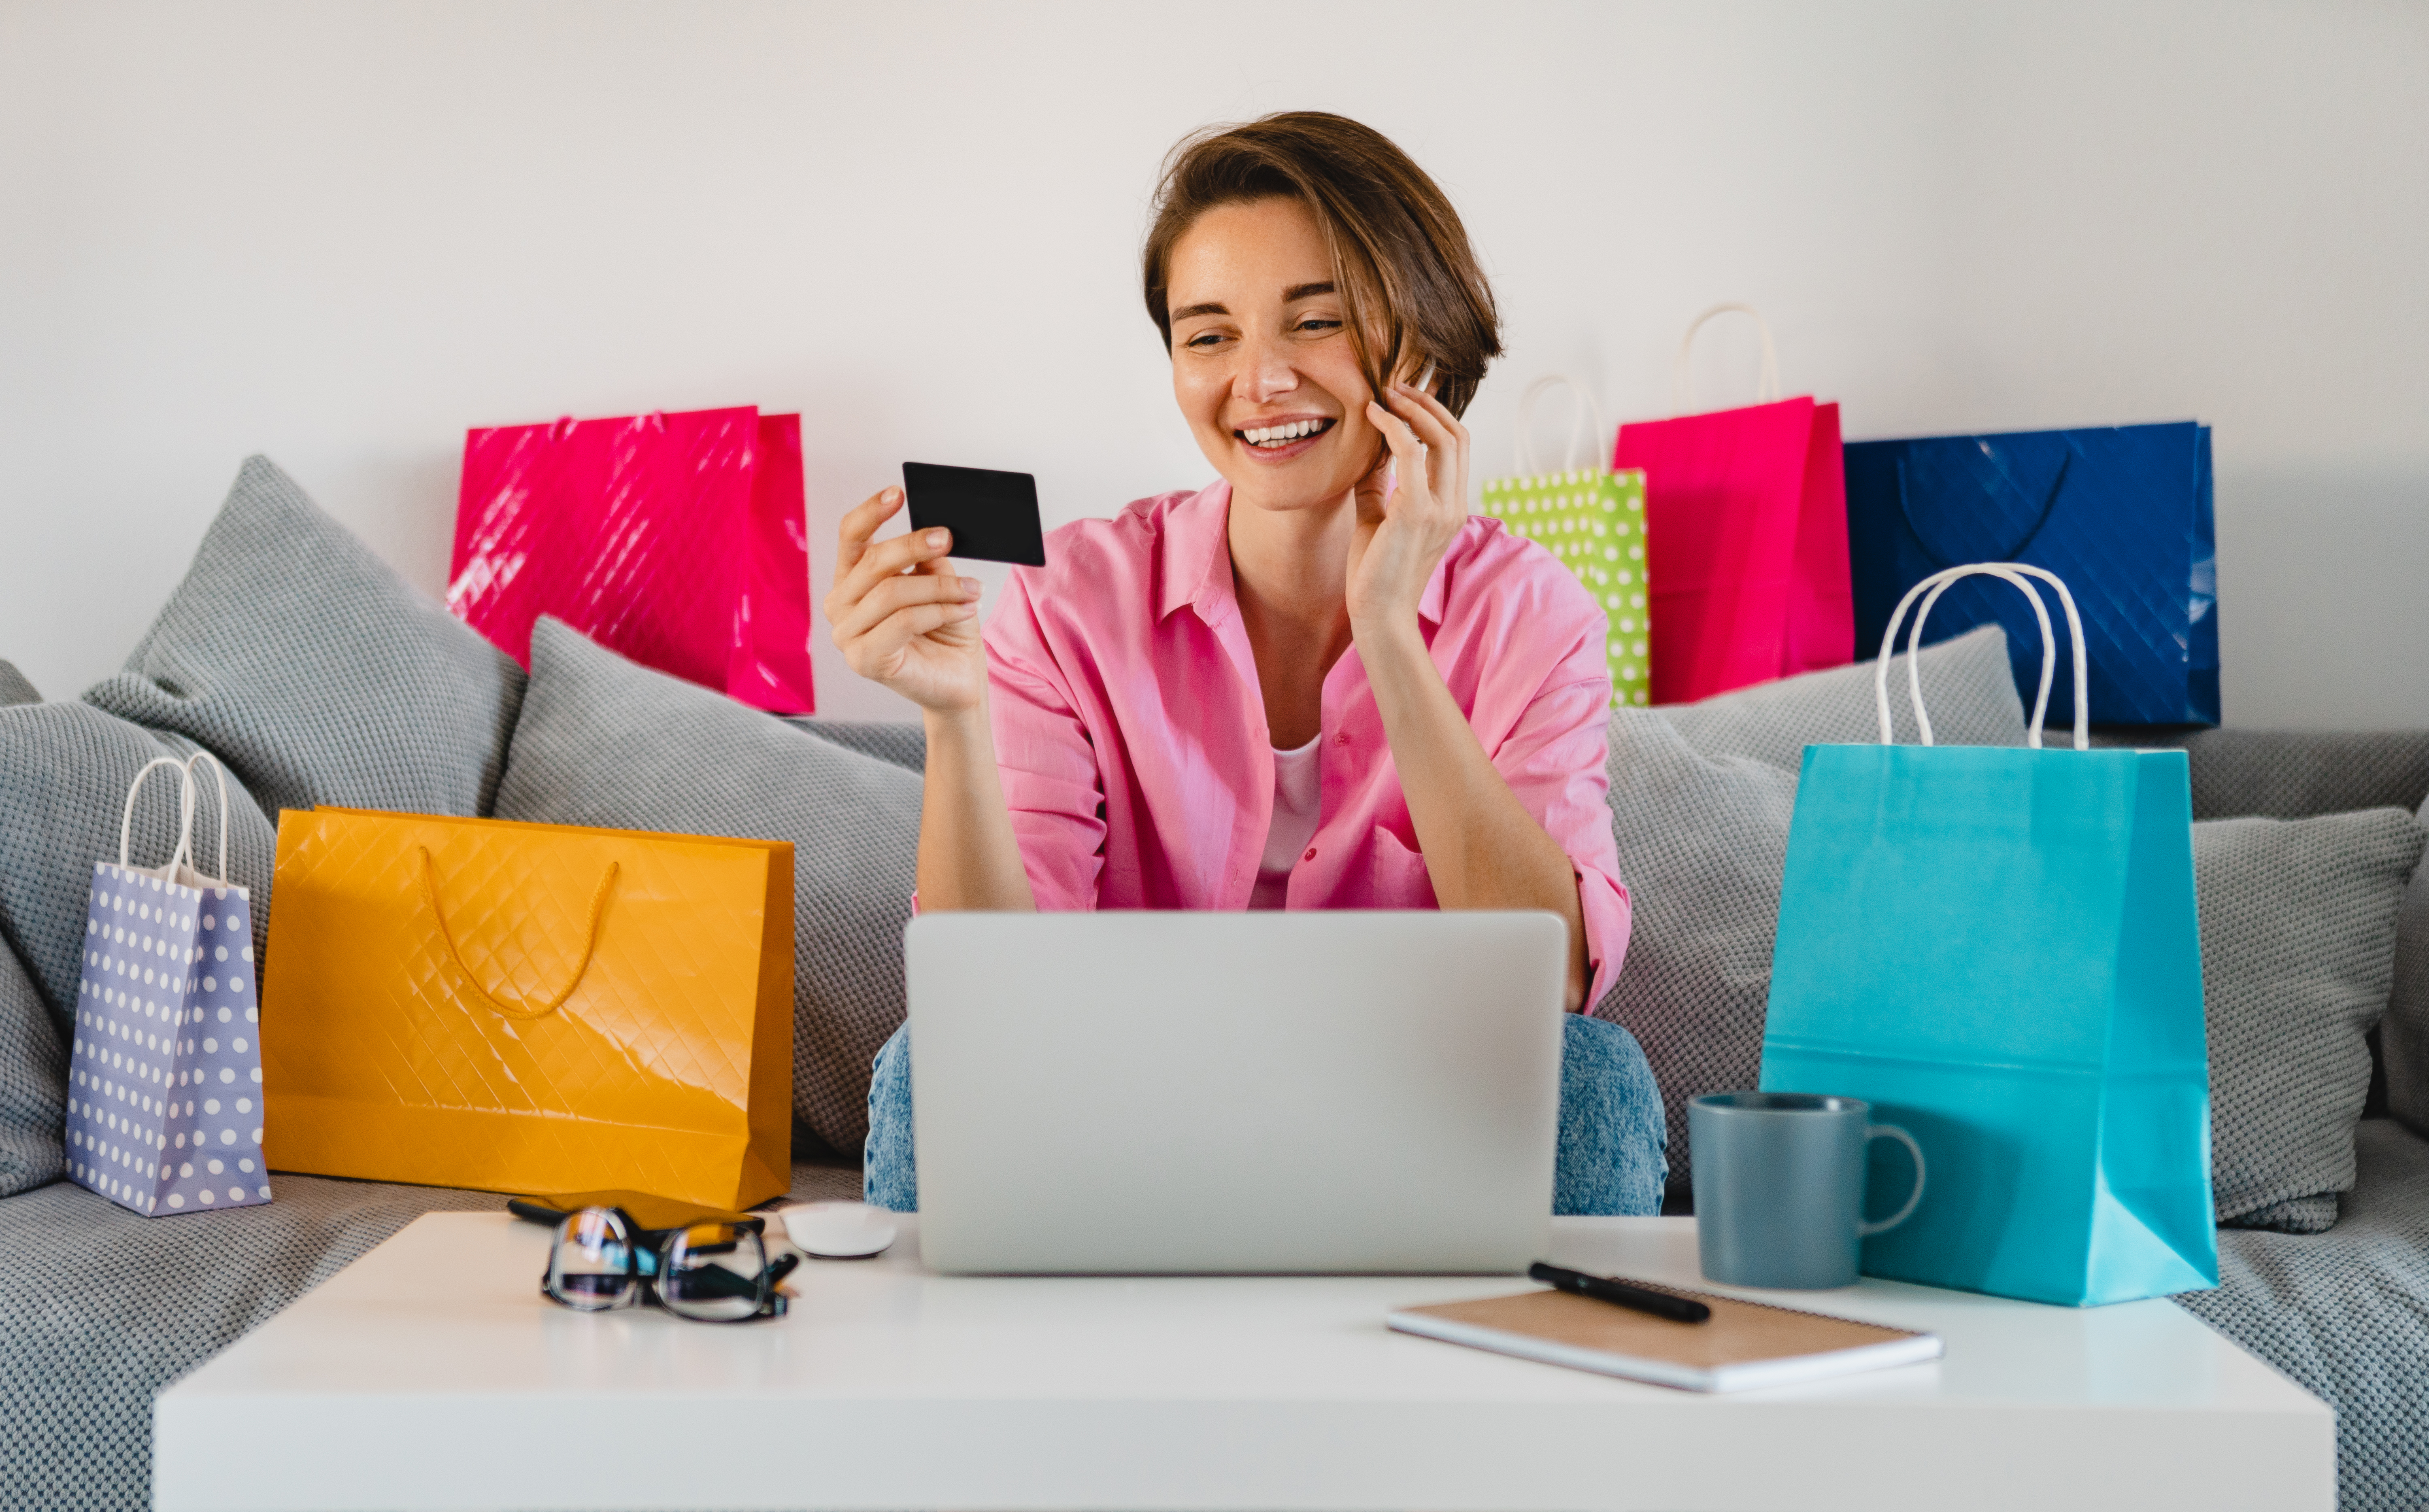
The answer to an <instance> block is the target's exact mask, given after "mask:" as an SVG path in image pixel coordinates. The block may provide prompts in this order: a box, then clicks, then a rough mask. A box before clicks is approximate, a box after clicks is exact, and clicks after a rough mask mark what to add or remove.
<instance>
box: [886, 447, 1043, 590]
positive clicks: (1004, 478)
mask: <svg viewBox="0 0 2429 1512" xmlns="http://www.w3.org/2000/svg"><path fill="white" fill-rule="evenodd" d="M902 492H903V494H904V496H905V497H907V498H908V499H909V500H910V501H911V528H912V529H913V530H915V531H924V530H933V529H934V528H935V527H937V526H939V525H942V526H943V527H944V528H945V529H947V530H949V531H951V532H952V533H953V555H955V556H964V557H971V558H974V559H976V560H978V561H982V562H1017V563H1019V564H1020V565H1021V566H1023V567H1044V566H1045V565H1046V525H1045V522H1044V521H1043V520H1042V519H1040V518H1038V514H1037V480H1036V479H1035V478H1034V477H1032V476H1031V475H1030V474H1028V473H1026V472H998V471H996V470H995V469H994V468H948V467H942V466H939V465H938V464H936V463H934V462H905V463H904V464H902Z"/></svg>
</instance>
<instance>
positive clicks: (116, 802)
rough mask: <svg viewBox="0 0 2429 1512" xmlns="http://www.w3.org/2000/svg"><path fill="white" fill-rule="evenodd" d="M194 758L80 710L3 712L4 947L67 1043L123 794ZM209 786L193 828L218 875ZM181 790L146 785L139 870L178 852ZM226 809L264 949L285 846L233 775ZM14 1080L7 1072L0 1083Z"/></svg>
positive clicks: (185, 747)
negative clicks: (172, 760)
mask: <svg viewBox="0 0 2429 1512" xmlns="http://www.w3.org/2000/svg"><path fill="white" fill-rule="evenodd" d="M193 750H194V746H193V744H192V743H191V742H190V741H185V740H178V739H174V738H167V739H164V738H162V737H160V736H157V735H155V734H154V733H153V732H152V731H148V730H143V729H140V728H138V727H136V726H134V725H131V724H129V723H127V722H126V721H125V720H124V719H120V718H118V717H116V716H115V715H107V714H104V713H102V712H101V711H100V710H98V709H94V708H91V707H89V706H88V705H85V704H81V703H20V704H10V705H6V706H0V939H5V940H6V942H7V944H8V945H9V946H11V947H12V948H14V949H15V951H16V953H17V958H18V960H19V961H20V962H21V963H23V965H24V966H25V970H26V972H27V974H28V975H30V976H31V977H32V978H33V980H34V985H35V987H36V988H37V990H39V991H40V992H41V995H42V997H43V999H44V1000H45V1002H46V1003H47V1004H48V1005H49V1008H50V1011H51V1016H52V1022H53V1024H54V1026H55V1027H57V1028H58V1031H59V1032H60V1034H62V1035H63V1036H72V1035H73V1032H74V1026H73V1020H72V1019H71V1017H70V1013H71V1011H72V1007H73V1005H74V1002H75V998H76V983H77V980H78V979H79V978H80V977H81V976H82V975H83V961H84V920H85V902H86V900H87V899H88V898H89V897H90V896H91V894H92V863H94V862H97V861H116V860H117V859H118V822H119V816H120V814H123V813H124V805H125V802H126V786H127V784H128V783H129V782H131V781H134V779H135V774H136V773H137V772H139V771H140V770H141V769H142V767H143V764H144V763H146V762H148V761H150V760H152V759H153V758H154V757H156V756H174V757H177V758H179V759H180V760H183V759H184V758H185V757H187V756H189V755H190V754H192V752H193ZM206 783H207V792H208V793H209V797H208V800H207V802H206V803H205V805H204V807H203V813H202V815H201V816H199V817H197V819H196V820H195V831H196V843H197V845H198V846H199V847H200V849H201V850H202V853H203V855H204V857H205V865H206V866H207V867H216V866H217V865H218V864H219V820H218V814H219V795H218V790H217V788H216V787H215V786H210V785H208V779H207V777H206ZM176 792H177V784H176V781H174V776H173V774H172V773H168V772H157V773H155V774H153V777H152V779H151V781H148V782H146V783H145V784H144V786H143V795H142V799H141V801H140V802H139V803H138V804H137V806H136V811H135V835H134V844H133V846H131V848H130V850H129V859H130V860H133V861H136V862H139V863H144V864H147V865H157V864H159V863H161V862H164V861H167V860H168V859H169V853H170V852H171V850H173V848H175V846H176V843H177V825H176V810H177V803H176ZM228 805H229V810H230V812H231V814H232V816H233V822H232V823H231V825H230V827H229V831H228V870H229V872H230V873H231V874H232V879H233V880H234V881H236V882H237V883H238V884H239V885H240V886H242V887H246V888H249V889H251V890H252V893H253V900H254V907H253V928H254V948H255V949H256V951H259V950H261V949H262V948H263V945H264V941H265V937H266V935H267V932H268V929H269V917H270V909H269V907H268V903H267V899H268V898H269V896H270V868H271V863H272V859H273V853H274V851H275V849H276V842H277V836H276V834H275V833H274V831H273V828H272V825H271V822H270V820H269V819H268V818H267V817H265V816H264V815H263V814H262V812H261V810H260V809H259V808H258V807H257V806H256V804H255V803H254V801H253V797H252V795H251V794H249V793H247V792H246V791H245V789H244V785H243V784H242V783H241V782H240V781H236V780H235V779H234V778H233V777H231V778H230V780H229V781H228ZM263 963H264V964H265V966H266V965H267V964H268V958H267V957H264V958H263ZM6 1074H7V1068H6V1067H0V1076H5V1075H6Z"/></svg>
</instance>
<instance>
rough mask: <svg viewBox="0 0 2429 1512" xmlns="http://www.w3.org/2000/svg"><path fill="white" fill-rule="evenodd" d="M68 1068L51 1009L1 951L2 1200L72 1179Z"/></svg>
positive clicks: (13, 958) (13, 956)
mask: <svg viewBox="0 0 2429 1512" xmlns="http://www.w3.org/2000/svg"><path fill="white" fill-rule="evenodd" d="M67 1062H68V1058H67V1050H66V1047H65V1042H63V1041H62V1040H61V1039H60V1038H59V1029H58V1025H56V1024H54V1023H53V1022H52V1021H51V1011H50V1007H49V1005H48V1004H46V1003H44V1002H43V1001H42V995H41V993H39V992H37V991H35V988H34V978H31V977H29V976H27V975H26V973H25V965H24V963H23V962H21V961H18V959H17V953H16V952H15V951H13V950H11V949H9V948H8V946H7V945H0V1197H13V1196H15V1195H16V1194H17V1193H19V1192H25V1191H27V1190H28V1189H30V1188H34V1187H39V1186H41V1185H43V1184H44V1183H46V1182H52V1181H57V1180H58V1179H59V1177H61V1176H63V1175H66V1174H67V1149H66V1146H65V1144H64V1143H63V1142H61V1140H60V1137H59V1130H60V1128H61V1127H62V1126H64V1125H65V1124H66V1122H67V1116H68V1108H67V1076H68V1064H67Z"/></svg>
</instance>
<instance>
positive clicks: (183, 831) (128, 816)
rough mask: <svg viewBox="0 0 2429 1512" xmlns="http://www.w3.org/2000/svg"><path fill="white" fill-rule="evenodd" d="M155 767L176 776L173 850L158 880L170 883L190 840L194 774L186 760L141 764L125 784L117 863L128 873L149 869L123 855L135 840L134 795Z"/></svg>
mask: <svg viewBox="0 0 2429 1512" xmlns="http://www.w3.org/2000/svg"><path fill="white" fill-rule="evenodd" d="M156 766H166V767H170V768H173V770H174V771H175V772H176V774H177V848H176V850H175V851H174V852H173V853H172V854H171V855H170V857H169V863H168V864H167V865H166V866H163V867H161V868H160V876H161V878H162V879H163V880H166V881H175V880H176V879H177V868H178V867H179V866H182V865H184V864H185V862H186V855H187V847H188V846H190V845H191V844H192V842H193V838H194V772H193V767H192V765H191V764H190V761H184V762H181V761H179V760H178V759H177V758H176V757H174V756H155V757H153V758H152V759H151V760H150V761H148V762H145V763H144V764H143V769H142V770H141V771H139V772H137V773H136V774H135V781H132V782H130V783H128V784H127V788H126V806H125V807H124V809H121V810H120V811H119V814H118V863H119V864H120V865H121V866H124V867H126V868H127V869H128V870H130V871H149V870H151V868H150V867H148V866H136V865H135V864H134V863H132V862H130V861H128V860H127V852H128V848H129V846H132V845H133V844H134V840H135V798H136V795H138V794H140V793H141V792H142V791H143V780H144V779H145V778H147V777H149V776H151V775H152V769H153V768H154V767H156Z"/></svg>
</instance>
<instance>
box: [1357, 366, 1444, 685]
mask: <svg viewBox="0 0 2429 1512" xmlns="http://www.w3.org/2000/svg"><path fill="white" fill-rule="evenodd" d="M1366 422H1367V423H1368V424H1369V425H1372V426H1374V427H1375V429H1376V430H1377V431H1379V432H1380V433H1381V434H1382V436H1383V440H1384V443H1385V444H1386V445H1388V446H1389V447H1390V448H1391V449H1392V458H1391V461H1390V462H1388V463H1386V464H1385V465H1383V466H1381V467H1379V468H1376V469H1375V470H1374V471H1373V472H1371V473H1368V474H1367V475H1366V476H1365V477H1364V478H1362V479H1360V480H1359V483H1358V488H1357V503H1358V525H1357V529H1356V531H1355V533H1354V534H1352V535H1351V536H1350V540H1349V595H1348V597H1349V630H1350V633H1351V634H1352V635H1353V636H1355V637H1356V638H1357V639H1358V640H1360V641H1361V642H1362V643H1363V642H1365V641H1367V640H1368V639H1369V637H1370V636H1371V635H1373V634H1375V633H1382V634H1392V633H1397V632H1400V631H1403V630H1405V631H1408V632H1412V633H1413V632H1414V631H1415V630H1416V628H1417V603H1418V601H1419V600H1422V599H1423V598H1424V597H1425V593H1426V583H1428V582H1429V580H1430V579H1431V578H1432V577H1433V575H1434V567H1436V566H1437V565H1438V564H1440V563H1441V561H1442V559H1443V553H1444V552H1445V551H1449V550H1450V543H1451V542H1452V540H1454V539H1455V538H1457V536H1458V534H1459V532H1460V527H1461V526H1462V525H1464V524H1465V523H1466V522H1467V428H1466V427H1465V426H1463V425H1462V424H1460V422H1459V420H1458V419H1457V417H1455V416H1453V415H1452V414H1451V412H1450V411H1449V410H1448V409H1447V408H1446V407H1445V406H1444V405H1443V403H1442V402H1441V401H1439V400H1437V399H1435V398H1434V397H1433V396H1432V395H1431V394H1429V393H1426V392H1425V391H1424V390H1422V389H1420V388H1417V387H1416V386H1413V385H1411V384H1404V383H1395V384H1394V385H1393V386H1392V389H1391V391H1390V392H1389V393H1387V394H1385V395H1383V402H1382V403H1376V402H1372V401H1370V402H1369V403H1367V405H1366Z"/></svg>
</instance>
